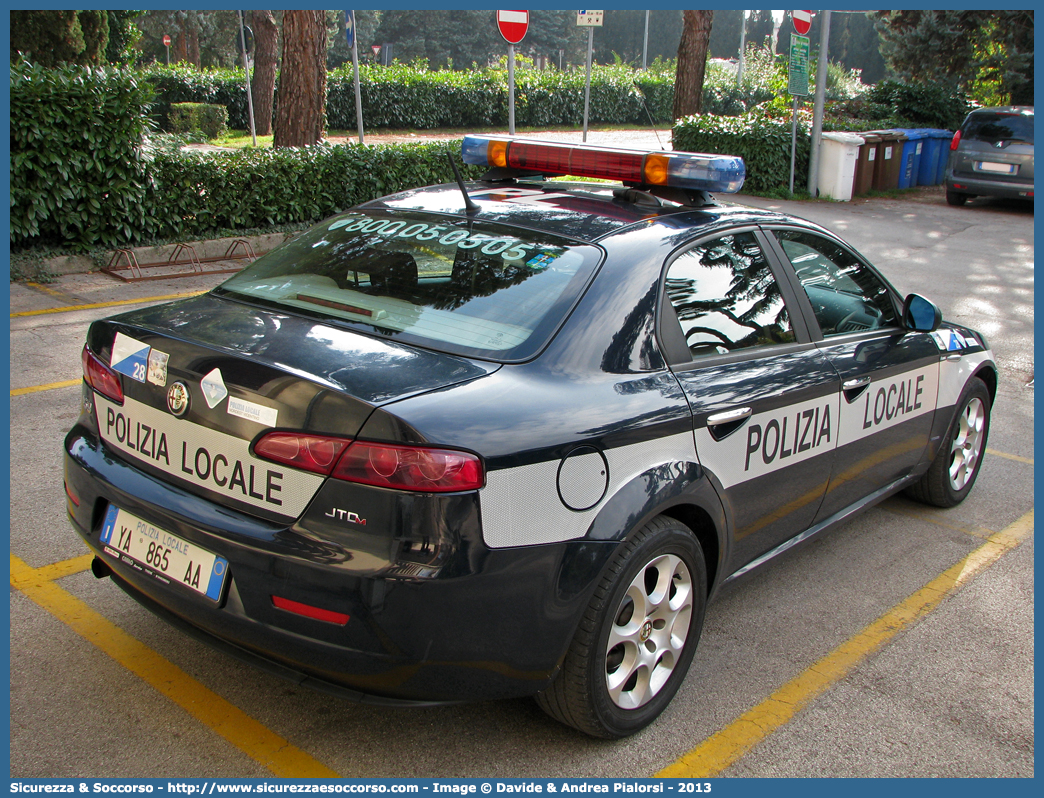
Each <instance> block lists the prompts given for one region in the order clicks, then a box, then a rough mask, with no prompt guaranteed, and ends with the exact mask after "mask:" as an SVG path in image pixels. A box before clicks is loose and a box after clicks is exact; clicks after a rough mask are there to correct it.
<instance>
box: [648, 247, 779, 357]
mask: <svg viewBox="0 0 1044 798" xmlns="http://www.w3.org/2000/svg"><path fill="white" fill-rule="evenodd" d="M666 291H667V297H668V298H669V299H670V301H671V304H672V305H673V306H674V310H675V313H676V314H677V316H678V321H679V322H680V323H681V327H682V332H683V334H684V335H685V342H686V343H687V344H688V347H689V352H690V354H691V355H692V356H693V357H700V356H703V355H713V354H726V353H728V352H734V351H736V350H740V349H746V348H748V347H754V346H767V345H771V344H782V343H790V342H793V341H794V340H795V337H794V331H793V329H792V327H791V324H790V316H789V314H788V313H787V308H786V305H785V304H784V302H783V297H782V296H781V295H780V293H779V284H778V283H777V282H776V279H775V276H774V275H773V274H772V270H771V269H770V268H769V265H768V261H767V260H766V259H765V254H764V253H763V252H762V250H761V247H760V246H759V244H758V241H757V239H756V238H755V237H754V234H753V233H733V234H731V235H727V236H722V237H721V238H717V239H714V240H713V241H710V242H707V243H703V244H700V245H698V246H696V247H694V248H693V249H690V250H688V251H687V252H684V253H682V254H681V255H680V256H678V258H677V259H676V260H675V261H674V263H672V264H671V266H670V268H669V269H668V270H667V278H666Z"/></svg>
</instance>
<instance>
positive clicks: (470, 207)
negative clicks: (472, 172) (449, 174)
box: [446, 150, 479, 215]
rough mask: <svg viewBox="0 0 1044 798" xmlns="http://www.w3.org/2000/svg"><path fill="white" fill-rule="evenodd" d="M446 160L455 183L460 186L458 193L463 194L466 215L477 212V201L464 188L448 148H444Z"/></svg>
mask: <svg viewBox="0 0 1044 798" xmlns="http://www.w3.org/2000/svg"><path fill="white" fill-rule="evenodd" d="M446 160H447V161H449V165H450V168H451V169H452V170H453V176H454V177H455V178H456V179H457V185H458V186H460V193H461V194H463V195H464V209H465V211H467V213H468V215H471V214H473V213H478V212H479V206H478V203H476V202H475V200H473V199H472V198H471V197H469V196H468V191H467V189H466V188H464V180H463V179H461V176H460V170H459V169H458V168H457V163H456V161H454V160H453V154H452V153H451V152H450V151H449V150H446Z"/></svg>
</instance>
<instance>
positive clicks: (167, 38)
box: [163, 33, 170, 47]
mask: <svg viewBox="0 0 1044 798" xmlns="http://www.w3.org/2000/svg"><path fill="white" fill-rule="evenodd" d="M163 45H164V46H165V47H170V36H168V35H167V34H166V33H164V34H163Z"/></svg>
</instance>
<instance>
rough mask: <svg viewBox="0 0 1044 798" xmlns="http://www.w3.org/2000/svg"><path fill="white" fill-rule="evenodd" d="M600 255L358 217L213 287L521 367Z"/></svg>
mask: <svg viewBox="0 0 1044 798" xmlns="http://www.w3.org/2000/svg"><path fill="white" fill-rule="evenodd" d="M600 259H601V250H600V249H598V248H597V247H594V246H590V245H586V244H577V243H575V242H573V241H570V240H568V239H563V238H560V237H558V236H553V235H548V234H547V233H541V232H535V231H531V230H522V229H518V228H514V227H508V226H506V225H498V224H488V223H481V222H477V221H473V220H465V219H454V218H450V219H447V218H443V217H438V216H432V215H430V214H417V213H399V212H394V211H392V212H388V211H376V210H375V211H365V212H362V211H353V212H352V213H348V214H345V215H343V216H339V217H337V218H335V219H331V220H328V221H326V222H323V223H322V224H320V225H318V226H316V227H313V228H312V229H311V230H309V231H307V232H306V233H303V234H301V235H300V236H298V237H297V238H295V239H293V240H292V241H289V242H287V243H286V244H284V245H283V246H281V247H279V248H277V249H274V250H272V252H269V253H268V254H267V255H264V256H263V257H261V258H259V259H258V260H257V261H255V262H254V263H253V264H252V265H251V266H249V267H248V268H246V269H244V270H243V271H242V272H240V273H239V274H237V275H236V276H235V277H233V278H232V279H231V280H228V281H227V282H225V283H224V284H222V285H221V286H220V287H219V288H218V289H217V290H218V292H219V293H226V294H235V295H239V296H242V297H244V298H250V299H251V300H260V301H261V302H263V303H265V304H270V305H275V306H279V307H282V308H293V309H294V310H295V311H297V312H300V313H304V314H308V315H314V316H317V317H320V318H323V319H324V320H327V321H330V322H334V323H338V324H344V325H347V326H352V327H355V328H358V329H363V330H364V331H367V332H373V333H377V334H380V335H384V336H389V337H392V338H396V339H398V340H402V341H403V342H405V343H416V344H419V345H422V346H425V347H429V348H433V349H438V350H440V351H445V352H452V353H455V354H463V355H468V356H473V357H485V358H490V359H493V360H524V359H526V358H527V357H530V356H532V355H533V354H535V353H536V352H538V351H539V350H540V348H541V347H542V346H543V345H544V343H545V342H546V341H547V340H548V338H550V336H551V335H552V334H553V333H554V331H555V330H556V329H557V328H558V326H559V324H561V322H562V320H563V319H564V318H565V316H566V314H567V313H568V311H569V309H570V308H571V307H572V305H573V303H574V302H575V301H576V299H577V297H578V296H579V295H580V292H581V291H582V290H583V288H584V286H585V285H586V284H587V282H588V280H589V279H590V277H591V275H592V274H593V273H594V270H595V268H596V267H597V265H598V263H599V262H600Z"/></svg>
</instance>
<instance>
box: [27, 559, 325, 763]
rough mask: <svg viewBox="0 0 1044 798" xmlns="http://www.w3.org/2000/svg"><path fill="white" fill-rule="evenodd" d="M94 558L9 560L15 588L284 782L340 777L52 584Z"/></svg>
mask: <svg viewBox="0 0 1044 798" xmlns="http://www.w3.org/2000/svg"><path fill="white" fill-rule="evenodd" d="M84 559H86V562H87V565H89V564H90V555H87V557H86V558H83V557H79V558H75V559H74V560H67V561H65V563H57V564H56V565H54V566H47V567H45V568H30V567H29V566H28V565H26V564H25V563H24V562H22V560H20V559H19V558H18V557H16V556H15V555H13V554H12V555H11V586H12V587H14V588H17V589H18V590H20V591H22V593H24V594H25V595H26V596H28V597H29V598H30V599H32V600H33V601H34V602H36V603H37V604H38V605H40V606H41V607H43V608H44V609H45V610H47V611H48V612H49V613H51V614H52V615H53V616H54V617H56V618H57V619H58V620H60V621H61V622H62V623H64V624H65V625H67V626H68V627H70V628H71V629H72V630H73V631H74V632H76V633H77V634H78V635H80V636H81V637H83V638H84V639H85V640H87V641H89V642H91V643H93V644H94V645H95V646H97V647H98V648H100V649H101V650H102V651H104V652H105V653H106V654H108V655H109V656H110V657H111V658H112V659H113V660H115V661H116V662H117V663H119V664H120V665H122V666H123V667H124V668H126V669H127V670H129V671H131V672H132V673H134V674H135V675H136V676H138V677H139V678H141V679H142V680H143V681H145V682H146V683H147V684H149V685H150V686H151V687H153V688H154V689H156V690H158V691H159V692H160V693H162V694H163V695H165V696H166V697H167V698H169V699H170V700H171V701H173V702H174V703H175V704H177V705H178V706H180V707H181V708H182V709H184V710H185V711H186V712H187V713H188V714H189V715H191V716H192V717H194V718H195V719H196V720H198V721H200V722H201V723H203V724H204V725H205V726H207V727H208V728H210V729H212V730H213V731H215V732H216V733H217V734H219V735H221V736H222V737H224V738H225V739H226V740H228V742H230V743H231V744H232V745H234V746H235V747H236V748H238V749H239V750H240V751H242V752H243V753H245V754H246V755H247V756H249V757H250V758H252V759H253V760H255V761H256V762H259V763H260V764H261V765H263V766H264V767H266V768H268V769H269V770H270V771H271V772H272V774H273V775H275V776H278V777H280V778H313V779H314V778H339V775H338V774H337V773H336V772H335V771H333V770H331V769H330V768H328V767H326V765H324V764H322V763H321V762H319V761H318V760H316V759H314V758H312V757H311V756H310V755H309V754H307V753H305V752H304V751H302V750H300V749H299V748H296V747H295V746H293V745H291V744H290V743H289V742H288V741H287V740H285V739H283V738H282V737H280V736H279V735H277V734H275V733H274V732H272V731H270V730H269V729H268V728H266V727H265V726H263V725H261V724H260V723H258V722H257V721H256V720H254V719H253V718H251V717H250V716H249V715H247V714H246V713H245V712H243V711H242V710H241V709H239V708H238V707H236V706H234V705H232V704H231V703H229V702H228V701H226V700H225V699H224V698H222V697H221V696H219V695H217V693H214V692H213V691H211V690H209V689H208V688H206V687H204V686H203V685H202V684H200V683H199V682H197V681H196V680H195V679H193V678H192V677H191V676H189V675H188V674H187V673H185V672H184V671H183V670H181V669H180V668H178V667H177V666H176V665H174V664H173V663H171V662H170V661H168V660H167V659H165V658H163V657H161V656H160V655H159V654H157V653H156V652H155V651H153V650H152V649H150V648H148V647H147V646H146V645H144V644H143V643H141V642H140V641H139V640H137V639H135V638H133V637H131V636H130V635H129V634H127V633H126V632H125V631H123V630H122V629H120V628H119V627H118V626H116V625H115V624H113V623H112V622H111V621H109V620H108V619H106V618H104V617H102V616H101V615H99V614H98V613H97V612H95V611H94V610H92V609H91V608H90V607H89V606H87V605H86V604H85V603H84V602H82V601H80V599H78V598H76V597H75V596H73V595H72V594H71V593H69V592H67V591H66V590H64V589H63V588H61V587H59V586H58V585H56V584H55V583H54V582H53V581H52V580H53V579H56V578H58V577H59V576H68V575H69V574H70V573H75V572H76V571H75V570H74V569H75V568H77V567H78V566H79V565H81V564H83V561H84Z"/></svg>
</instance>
